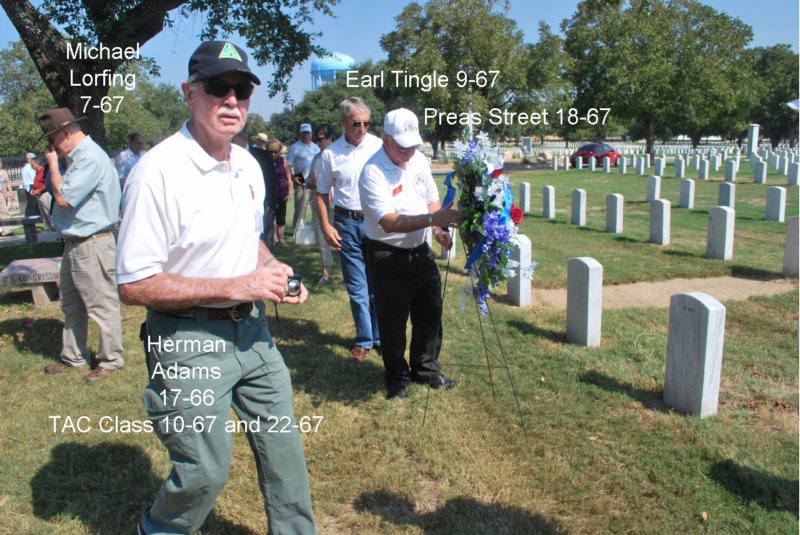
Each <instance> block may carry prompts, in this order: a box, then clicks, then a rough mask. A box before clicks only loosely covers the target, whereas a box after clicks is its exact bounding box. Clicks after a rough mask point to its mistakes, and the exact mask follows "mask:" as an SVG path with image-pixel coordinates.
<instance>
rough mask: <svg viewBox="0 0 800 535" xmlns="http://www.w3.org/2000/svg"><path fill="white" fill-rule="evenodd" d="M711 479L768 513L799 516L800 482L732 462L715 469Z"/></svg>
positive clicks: (714, 466) (719, 465)
mask: <svg viewBox="0 0 800 535" xmlns="http://www.w3.org/2000/svg"><path fill="white" fill-rule="evenodd" d="M711 477H712V478H713V479H714V480H715V481H716V482H717V483H719V484H720V485H722V486H723V487H725V488H726V489H727V490H728V492H730V493H732V494H737V495H739V496H741V497H742V498H743V499H744V500H746V501H747V502H752V503H756V504H758V505H759V506H760V507H763V508H764V509H770V510H773V511H787V512H789V513H792V514H793V515H794V516H795V517H797V516H798V490H797V489H798V487H797V484H798V480H796V479H795V480H794V481H792V480H790V479H784V478H782V477H776V476H773V475H770V474H767V473H766V472H763V471H761V470H756V469H754V468H750V467H747V466H742V465H739V464H737V463H735V462H733V461H732V460H730V459H726V460H724V461H721V462H716V463H714V464H713V465H712V466H711Z"/></svg>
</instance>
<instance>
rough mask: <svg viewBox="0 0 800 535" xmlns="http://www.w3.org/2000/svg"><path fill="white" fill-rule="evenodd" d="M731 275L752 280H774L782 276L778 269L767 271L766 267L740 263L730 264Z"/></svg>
mask: <svg viewBox="0 0 800 535" xmlns="http://www.w3.org/2000/svg"><path fill="white" fill-rule="evenodd" d="M731 275H733V276H734V277H741V278H743V279H753V280H776V279H782V278H783V275H782V274H781V273H780V272H778V271H767V270H766V269H758V268H754V267H750V266H743V265H740V264H734V265H732V266H731Z"/></svg>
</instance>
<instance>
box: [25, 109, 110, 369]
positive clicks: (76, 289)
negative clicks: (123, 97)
mask: <svg viewBox="0 0 800 535" xmlns="http://www.w3.org/2000/svg"><path fill="white" fill-rule="evenodd" d="M82 119H84V117H80V118H75V116H74V115H73V114H72V112H71V111H70V110H68V109H67V108H57V109H54V110H50V111H48V112H47V113H44V114H42V115H40V116H39V119H38V121H39V126H40V127H41V128H42V131H43V132H44V134H43V135H42V137H46V138H47V140H48V141H49V146H48V148H47V150H46V151H45V153H44V156H45V158H46V160H47V162H48V164H49V165H50V180H51V184H52V189H53V198H54V200H55V205H54V206H53V222H54V223H55V226H56V229H57V230H58V232H59V233H60V234H61V237H62V239H63V240H64V254H63V257H62V260H61V274H60V277H61V309H62V310H63V311H64V329H63V331H62V339H61V360H59V361H58V362H55V363H53V364H48V365H47V366H45V368H44V371H45V373H48V374H58V373H62V372H64V371H66V370H68V369H70V368H80V367H83V366H86V365H87V363H89V362H90V361H91V358H90V353H89V348H88V347H87V345H86V338H87V328H88V323H89V318H92V319H93V320H94V321H95V323H97V325H98V326H99V327H100V346H99V348H98V351H97V355H96V358H95V361H94V364H96V367H95V369H94V370H93V371H92V372H90V373H89V374H88V375H85V376H84V379H85V380H86V381H88V382H93V381H98V380H100V379H103V378H104V377H106V376H107V375H108V374H110V373H111V372H113V371H115V370H118V369H120V368H122V365H123V363H124V361H123V349H122V323H121V320H120V312H119V299H118V297H117V291H116V280H115V278H114V256H115V252H116V240H115V239H114V234H113V233H112V232H111V228H112V227H113V226H114V224H115V223H116V222H117V220H118V219H119V201H120V188H119V180H118V179H117V172H116V171H115V170H114V165H113V164H112V163H111V159H110V158H109V157H108V155H107V154H106V153H105V151H103V149H102V148H100V146H99V145H98V144H97V143H95V142H94V141H93V140H92V138H91V137H89V136H87V135H86V134H84V133H83V132H82V131H81V128H80V125H79V124H78V121H80V120H82ZM59 156H63V157H66V159H67V162H68V164H69V166H68V168H67V171H66V173H64V174H63V175H62V174H61V172H60V171H59V167H58V157H59Z"/></svg>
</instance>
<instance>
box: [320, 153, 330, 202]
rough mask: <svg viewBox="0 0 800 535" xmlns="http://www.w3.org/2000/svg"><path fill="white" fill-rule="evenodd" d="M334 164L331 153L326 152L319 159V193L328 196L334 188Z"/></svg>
mask: <svg viewBox="0 0 800 535" xmlns="http://www.w3.org/2000/svg"><path fill="white" fill-rule="evenodd" d="M332 164H333V162H332V158H331V151H329V150H324V151H322V155H321V156H320V157H319V167H318V168H317V193H321V194H323V195H327V194H328V193H330V191H331V188H332V187H333V165H332Z"/></svg>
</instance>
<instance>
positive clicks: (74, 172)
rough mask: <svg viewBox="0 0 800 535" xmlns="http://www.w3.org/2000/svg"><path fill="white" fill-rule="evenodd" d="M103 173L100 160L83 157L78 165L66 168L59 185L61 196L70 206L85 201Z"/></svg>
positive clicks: (95, 187) (98, 183) (97, 184)
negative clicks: (62, 181)
mask: <svg viewBox="0 0 800 535" xmlns="http://www.w3.org/2000/svg"><path fill="white" fill-rule="evenodd" d="M104 174H105V170H103V169H102V168H101V165H100V162H98V161H97V159H95V158H84V159H83V160H82V161H81V164H80V165H79V166H74V167H72V166H71V167H70V168H69V169H67V174H66V176H65V177H64V183H63V184H62V185H61V189H60V190H59V191H60V192H61V196H62V197H64V200H65V201H67V202H68V203H69V204H70V206H73V207H76V206H79V205H80V204H81V203H82V202H83V201H85V200H86V199H87V198H88V197H89V196H90V195H91V194H92V192H94V190H96V189H97V186H99V185H100V177H101V176H103V175H104Z"/></svg>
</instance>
